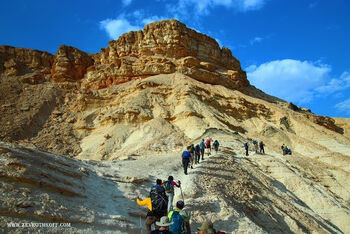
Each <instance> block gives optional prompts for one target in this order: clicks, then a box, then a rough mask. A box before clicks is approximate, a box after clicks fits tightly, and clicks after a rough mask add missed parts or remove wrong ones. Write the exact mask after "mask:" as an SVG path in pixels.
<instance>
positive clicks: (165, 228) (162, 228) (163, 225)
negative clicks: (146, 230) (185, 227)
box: [151, 216, 173, 234]
mask: <svg viewBox="0 0 350 234" xmlns="http://www.w3.org/2000/svg"><path fill="white" fill-rule="evenodd" d="M171 224H173V223H172V222H170V221H169V218H168V216H163V217H161V218H160V220H159V222H156V225H158V226H159V229H158V230H154V231H152V232H151V234H173V233H172V232H171V231H169V226H170V225H171Z"/></svg>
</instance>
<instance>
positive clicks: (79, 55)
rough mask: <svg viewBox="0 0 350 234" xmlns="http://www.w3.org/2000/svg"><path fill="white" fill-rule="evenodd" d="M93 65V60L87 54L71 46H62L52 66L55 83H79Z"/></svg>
mask: <svg viewBox="0 0 350 234" xmlns="http://www.w3.org/2000/svg"><path fill="white" fill-rule="evenodd" d="M91 65H93V59H92V58H91V57H90V56H89V55H88V54H87V53H85V52H83V51H80V50H78V49H76V48H74V47H71V46H65V45H61V46H60V48H59V49H58V51H57V53H56V56H55V60H54V62H53V66H52V70H51V73H52V80H53V81H55V82H63V81H78V80H80V79H82V78H83V77H84V75H85V73H86V69H87V68H88V67H89V66H91Z"/></svg>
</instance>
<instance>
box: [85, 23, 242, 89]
mask: <svg viewBox="0 0 350 234" xmlns="http://www.w3.org/2000/svg"><path fill="white" fill-rule="evenodd" d="M94 59H95V64H94V67H91V68H89V70H88V72H87V79H85V80H84V82H83V84H84V86H85V87H87V88H90V89H100V88H105V87H108V86H111V85H115V84H120V83H124V82H126V81H129V80H133V79H137V78H145V77H148V76H152V75H158V74H169V73H174V72H179V73H182V74H184V75H188V76H190V77H191V78H193V79H196V80H199V81H201V82H204V83H209V84H220V85H223V86H225V87H228V88H233V89H242V88H243V87H246V86H249V81H248V80H247V78H246V74H245V72H244V71H242V70H241V67H240V63H239V61H238V60H237V59H236V58H234V57H233V56H232V53H231V51H230V50H229V49H228V48H225V47H223V48H222V49H220V47H219V45H218V43H217V42H216V41H215V40H214V39H213V38H210V37H208V36H206V35H204V34H201V33H198V32H196V31H194V30H192V29H189V28H187V27H186V25H184V24H182V23H180V22H179V21H176V20H164V21H159V22H155V23H152V24H148V25H146V26H145V28H144V29H143V30H140V31H137V32H129V33H126V34H124V35H122V36H121V37H120V38H119V39H118V40H116V41H110V42H109V46H108V47H107V48H106V49H103V50H102V51H101V52H100V53H98V54H96V55H95V57H94Z"/></svg>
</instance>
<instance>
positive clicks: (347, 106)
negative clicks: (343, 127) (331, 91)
mask: <svg viewBox="0 0 350 234" xmlns="http://www.w3.org/2000/svg"><path fill="white" fill-rule="evenodd" d="M335 108H337V109H338V110H339V111H342V112H345V113H347V114H350V98H348V99H346V100H345V101H342V102H340V103H338V104H336V105H335Z"/></svg>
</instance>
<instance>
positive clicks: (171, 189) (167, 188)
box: [164, 181, 174, 193]
mask: <svg viewBox="0 0 350 234" xmlns="http://www.w3.org/2000/svg"><path fill="white" fill-rule="evenodd" d="M164 189H165V192H166V193H172V192H174V187H173V186H172V185H171V181H167V182H165V184H164Z"/></svg>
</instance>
